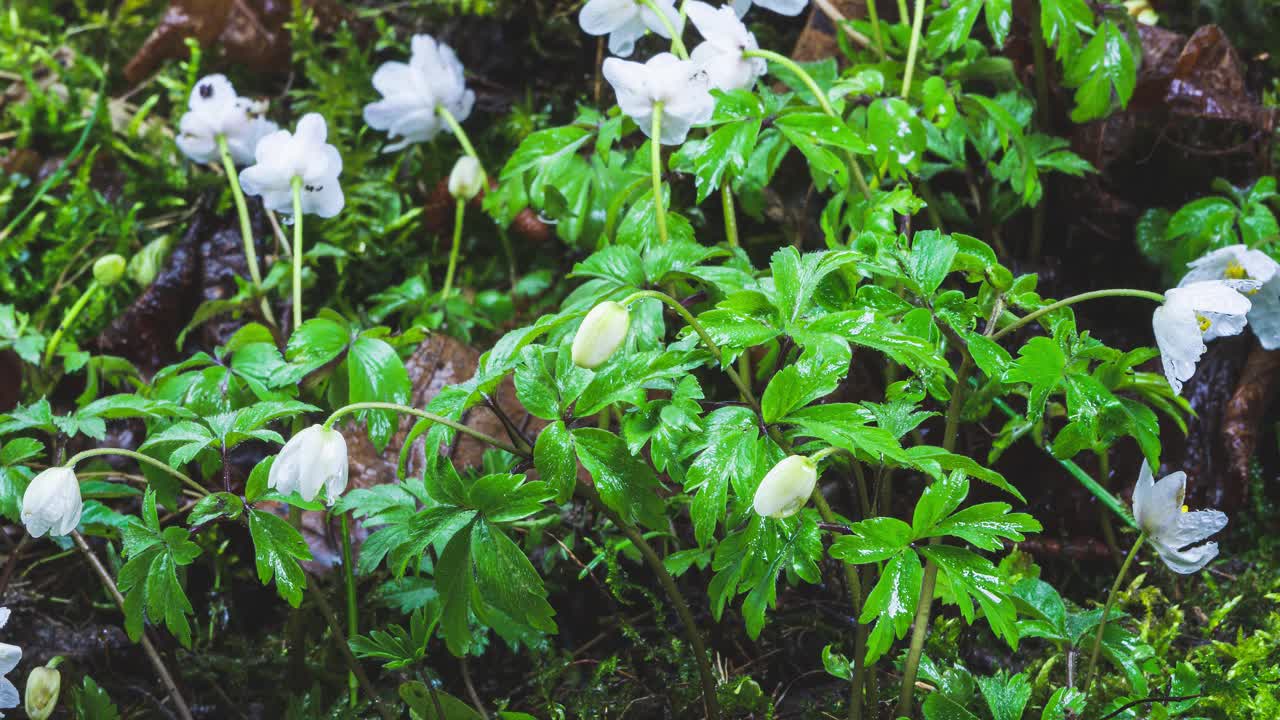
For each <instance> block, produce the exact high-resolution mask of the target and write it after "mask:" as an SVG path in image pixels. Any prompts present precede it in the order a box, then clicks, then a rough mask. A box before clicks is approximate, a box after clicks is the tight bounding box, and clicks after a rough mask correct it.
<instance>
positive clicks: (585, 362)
mask: <svg viewBox="0 0 1280 720" xmlns="http://www.w3.org/2000/svg"><path fill="white" fill-rule="evenodd" d="M630 327H631V314H630V313H628V312H627V309H626V308H625V307H623V306H622V304H621V303H616V302H614V301H612V300H606V301H604V302H602V303H600V304H599V305H596V306H595V307H593V308H591V312H589V313H587V316H586V317H585V318H583V319H582V325H580V326H578V334H577V335H574V336H573V364H574V365H577V366H578V367H583V368H587V369H588V370H594V369H595V368H598V367H600V366H601V365H603V364H604V363H605V361H606V360H608V359H609V358H610V357H611V356H612V355H613V354H614V353H615V352H617V350H618V348H619V347H621V346H622V341H623V340H625V339H626V338H627V329H628V328H630Z"/></svg>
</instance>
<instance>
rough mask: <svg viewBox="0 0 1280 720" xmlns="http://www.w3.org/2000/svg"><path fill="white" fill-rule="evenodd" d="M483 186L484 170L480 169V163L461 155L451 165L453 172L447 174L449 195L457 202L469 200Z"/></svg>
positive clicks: (468, 156)
mask: <svg viewBox="0 0 1280 720" xmlns="http://www.w3.org/2000/svg"><path fill="white" fill-rule="evenodd" d="M483 184H484V170H482V169H480V161H479V160H476V159H475V158H473V157H471V156H470V155H463V156H462V157H460V158H458V162H456V163H454V164H453V172H451V173H449V194H450V195H452V196H453V197H454V198H455V199H458V200H470V199H471V198H473V197H475V196H476V195H477V194H479V192H480V188H481V187H482V186H483Z"/></svg>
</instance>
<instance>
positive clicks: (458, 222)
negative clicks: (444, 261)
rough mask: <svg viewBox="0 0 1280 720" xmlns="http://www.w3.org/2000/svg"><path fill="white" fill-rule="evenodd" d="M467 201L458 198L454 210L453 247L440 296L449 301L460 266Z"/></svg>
mask: <svg viewBox="0 0 1280 720" xmlns="http://www.w3.org/2000/svg"><path fill="white" fill-rule="evenodd" d="M466 210H467V202H466V201H465V200H463V199H462V198H458V200H457V202H456V207H455V209H454V211H453V247H452V248H450V250H449V267H448V269H447V270H445V273H444V290H443V291H441V293H440V297H441V299H442V300H443V301H444V302H446V303H447V302H449V293H450V291H452V290H453V273H454V271H455V270H456V269H457V267H458V248H459V247H461V246H462V221H463V218H464V217H465V216H466Z"/></svg>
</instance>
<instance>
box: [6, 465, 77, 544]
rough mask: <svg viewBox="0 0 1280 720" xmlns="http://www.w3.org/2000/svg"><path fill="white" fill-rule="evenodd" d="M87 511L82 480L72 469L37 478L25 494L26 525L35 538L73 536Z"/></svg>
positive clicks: (50, 471) (52, 470)
mask: <svg viewBox="0 0 1280 720" xmlns="http://www.w3.org/2000/svg"><path fill="white" fill-rule="evenodd" d="M83 511H84V502H83V501H82V500H81V499H80V480H79V479H77V478H76V473H75V471H74V470H72V469H71V468H68V467H51V468H49V469H48V470H45V471H44V472H42V473H40V474H39V475H36V476H35V477H34V478H33V479H32V480H31V484H30V485H28V486H27V491H26V492H25V493H23V494H22V513H21V515H22V524H23V525H25V526H26V527H27V532H29V533H31V537H41V536H42V535H44V534H45V533H49V534H50V535H51V536H61V535H69V534H71V531H72V530H75V529H76V526H77V525H79V524H80V513H82V512H83Z"/></svg>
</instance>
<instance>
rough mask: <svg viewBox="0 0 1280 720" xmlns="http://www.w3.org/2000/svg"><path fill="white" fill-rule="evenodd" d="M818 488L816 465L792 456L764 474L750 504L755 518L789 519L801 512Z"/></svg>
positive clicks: (805, 459) (801, 456) (800, 457)
mask: <svg viewBox="0 0 1280 720" xmlns="http://www.w3.org/2000/svg"><path fill="white" fill-rule="evenodd" d="M817 484H818V465H817V463H815V462H814V461H813V460H812V459H810V458H808V457H805V456H804V455H791V456H788V457H785V458H783V459H782V460H781V461H780V462H779V463H778V464H777V465H774V466H773V468H772V469H770V470H769V472H767V473H765V476H764V479H763V480H761V481H760V486H759V487H757V488H756V494H755V497H754V498H753V499H752V502H751V504H752V507H753V508H754V509H755V511H756V514H757V515H761V516H764V517H771V518H785V517H790V516H792V515H795V514H796V513H797V512H800V508H802V507H804V504H805V503H807V502H808V501H809V498H810V496H812V495H813V488H814V487H816V486H817Z"/></svg>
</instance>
